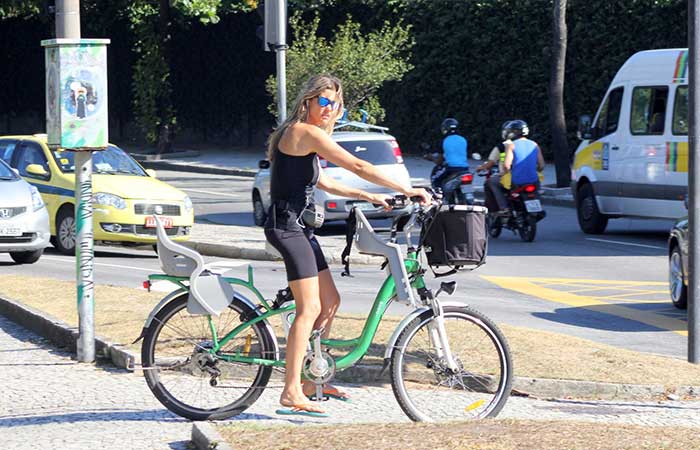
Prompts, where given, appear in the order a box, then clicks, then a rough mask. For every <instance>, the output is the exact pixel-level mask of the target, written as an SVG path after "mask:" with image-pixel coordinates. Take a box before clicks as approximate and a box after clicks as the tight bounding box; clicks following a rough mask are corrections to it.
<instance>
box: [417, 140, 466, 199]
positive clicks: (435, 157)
mask: <svg viewBox="0 0 700 450" xmlns="http://www.w3.org/2000/svg"><path fill="white" fill-rule="evenodd" d="M472 157H473V158H475V159H477V160H478V159H480V156H479V155H477V154H474V155H473V156H472ZM423 158H424V159H427V160H428V161H431V162H434V163H435V167H433V170H432V171H431V172H430V180H431V182H430V184H431V187H432V188H433V190H434V191H436V192H442V196H443V199H444V202H445V203H446V204H450V205H473V204H474V187H473V186H472V181H474V175H473V174H472V173H471V171H470V170H469V169H468V168H466V169H464V170H460V171H458V172H455V173H452V174H450V175H448V176H446V177H445V178H444V179H443V180H442V182H441V183H439V185H437V184H436V183H435V182H434V181H433V179H434V175H435V173H436V172H437V171H438V170H440V169H442V168H444V167H445V166H444V163H441V162H440V161H441V159H442V155H441V154H440V153H426V154H424V155H423Z"/></svg>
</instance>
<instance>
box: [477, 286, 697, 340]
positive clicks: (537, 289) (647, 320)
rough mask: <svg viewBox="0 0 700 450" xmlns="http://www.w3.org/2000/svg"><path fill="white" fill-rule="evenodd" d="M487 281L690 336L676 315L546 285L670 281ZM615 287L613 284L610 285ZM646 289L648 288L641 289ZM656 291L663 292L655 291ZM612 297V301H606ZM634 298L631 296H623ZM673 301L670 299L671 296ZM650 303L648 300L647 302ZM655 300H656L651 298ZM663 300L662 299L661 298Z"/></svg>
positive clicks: (524, 292) (683, 323) (523, 292)
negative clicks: (631, 306)
mask: <svg viewBox="0 0 700 450" xmlns="http://www.w3.org/2000/svg"><path fill="white" fill-rule="evenodd" d="M482 278H484V279H485V280H487V281H490V282H492V283H494V284H496V285H498V286H500V287H502V288H504V289H510V290H512V291H516V292H520V293H522V294H526V295H530V296H533V297H538V298H541V299H544V300H548V301H551V302H555V303H562V304H565V305H569V306H573V307H576V308H584V309H587V310H591V311H596V312H602V313H605V314H612V315H614V316H618V317H622V318H625V319H629V320H634V321H636V322H641V323H644V324H647V325H651V326H653V327H656V328H660V329H662V330H669V331H673V332H674V333H677V334H680V335H681V336H688V331H687V326H686V324H685V322H684V321H683V320H679V319H673V318H670V317H666V316H663V315H660V314H657V313H651V312H648V311H640V310H637V309H634V308H629V307H627V306H622V305H618V304H616V302H614V300H618V301H619V299H616V298H614V297H600V296H595V297H594V296H587V295H577V294H575V293H572V292H567V291H563V290H557V289H552V288H549V287H544V286H552V285H559V286H570V285H581V284H582V283H590V284H593V285H604V286H605V285H618V286H619V285H623V286H628V287H630V286H666V283H658V282H648V281H629V282H628V281H619V280H579V279H563V278H522V277H493V276H482ZM607 288H608V289H611V286H607ZM640 291H641V292H646V289H644V290H640ZM654 293H659V292H658V291H654ZM605 299H609V300H610V301H604V300H605ZM622 301H630V300H627V299H625V300H622ZM668 302H669V304H670V300H668ZM645 303H647V302H645ZM649 303H654V302H649ZM659 303H660V302H659Z"/></svg>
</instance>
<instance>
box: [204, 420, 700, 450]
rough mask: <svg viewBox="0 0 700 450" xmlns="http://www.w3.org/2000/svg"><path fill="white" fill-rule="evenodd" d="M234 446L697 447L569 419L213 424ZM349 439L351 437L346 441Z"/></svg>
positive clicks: (672, 430)
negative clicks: (265, 424)
mask: <svg viewBox="0 0 700 450" xmlns="http://www.w3.org/2000/svg"><path fill="white" fill-rule="evenodd" d="M217 429H218V431H219V432H220V433H221V435H222V436H223V438H224V439H225V440H226V441H227V442H228V443H229V444H230V445H231V446H232V447H233V448H240V449H248V448H249V449H252V448H254V449H256V450H289V449H298V448H303V449H307V450H315V449H319V450H326V449H329V448H332V449H334V450H355V449H357V448H358V447H359V446H360V445H359V444H358V443H359V442H361V443H362V444H361V447H362V448H370V449H373V450H389V449H402V450H423V449H426V448H429V449H433V450H457V449H464V450H466V449H470V450H471V449H479V450H486V449H488V450H491V449H499V450H501V449H514V450H515V449H523V448H532V449H557V450H559V449H568V450H604V449H610V450H621V449H630V450H632V449H634V450H639V449H678V448H682V449H700V442H699V441H698V439H697V429H696V428H686V427H668V426H665V427H650V426H647V425H645V426H637V425H614V424H604V423H591V422H572V421H535V420H482V421H475V422H457V423H448V424H413V423H403V424H361V425H337V424H334V425H319V426H304V427H299V426H297V427H289V426H284V427H281V426H268V427H267V428H261V427H259V426H258V427H250V426H248V425H246V424H235V425H224V426H218V427H217ZM349 437H352V438H351V439H349Z"/></svg>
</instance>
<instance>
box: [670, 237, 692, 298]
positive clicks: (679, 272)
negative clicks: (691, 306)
mask: <svg viewBox="0 0 700 450" xmlns="http://www.w3.org/2000/svg"><path fill="white" fill-rule="evenodd" d="M668 287H669V291H670V293H671V302H672V303H673V306H675V307H676V308H678V309H686V308H687V307H688V286H686V285H685V274H684V273H683V258H682V256H681V249H680V248H679V247H678V245H674V246H673V249H672V250H671V256H670V257H669V259H668Z"/></svg>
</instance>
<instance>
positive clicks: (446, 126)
mask: <svg viewBox="0 0 700 450" xmlns="http://www.w3.org/2000/svg"><path fill="white" fill-rule="evenodd" d="M458 126H459V122H457V119H453V118H452V117H448V118H447V119H445V120H443V121H442V125H440V131H442V134H443V135H445V136H446V135H448V134H452V133H456V132H457V127H458Z"/></svg>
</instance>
